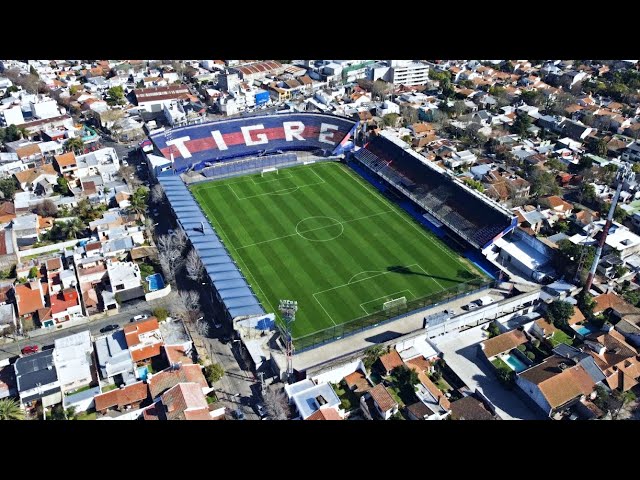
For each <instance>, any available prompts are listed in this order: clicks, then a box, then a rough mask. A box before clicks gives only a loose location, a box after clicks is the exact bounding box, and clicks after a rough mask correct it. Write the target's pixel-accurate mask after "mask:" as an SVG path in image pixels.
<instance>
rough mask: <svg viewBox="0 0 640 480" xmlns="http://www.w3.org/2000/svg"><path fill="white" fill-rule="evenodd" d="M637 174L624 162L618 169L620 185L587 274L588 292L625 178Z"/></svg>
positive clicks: (586, 284) (617, 180) (586, 287)
mask: <svg viewBox="0 0 640 480" xmlns="http://www.w3.org/2000/svg"><path fill="white" fill-rule="evenodd" d="M634 175H635V174H634V173H633V172H632V171H631V168H629V165H628V164H623V165H622V166H621V167H620V169H619V170H618V174H617V175H616V182H617V183H618V187H617V188H616V193H615V194H614V195H613V199H612V200H611V208H609V214H608V215H607V221H606V222H605V224H604V228H603V229H602V235H601V236H600V241H599V242H598V249H597V250H596V256H595V258H594V259H593V264H592V265H591V270H589V275H588V276H587V282H586V283H585V284H584V290H585V291H586V292H587V293H588V292H589V290H591V285H592V284H593V277H594V276H595V274H596V269H597V268H598V263H599V262H600V256H601V255H602V249H603V247H604V244H605V241H606V240H607V234H608V233H609V228H610V227H611V224H612V223H613V215H614V213H615V211H616V206H617V205H618V199H619V198H620V191H621V190H622V185H623V184H624V181H625V180H628V179H630V178H633V176H634Z"/></svg>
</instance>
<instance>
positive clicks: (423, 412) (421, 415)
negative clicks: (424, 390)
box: [406, 402, 440, 420]
mask: <svg viewBox="0 0 640 480" xmlns="http://www.w3.org/2000/svg"><path fill="white" fill-rule="evenodd" d="M406 414H407V417H408V418H409V420H439V419H440V417H439V416H437V415H436V413H435V412H433V410H431V409H430V408H429V407H428V406H427V405H426V404H424V403H423V402H415V403H412V404H411V405H407V407H406Z"/></svg>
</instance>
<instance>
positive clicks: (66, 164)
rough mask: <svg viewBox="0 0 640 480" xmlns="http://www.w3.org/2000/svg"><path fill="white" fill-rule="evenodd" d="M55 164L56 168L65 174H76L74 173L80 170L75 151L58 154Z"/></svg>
mask: <svg viewBox="0 0 640 480" xmlns="http://www.w3.org/2000/svg"><path fill="white" fill-rule="evenodd" d="M53 164H54V165H55V167H56V170H58V172H60V174H61V175H64V176H67V177H68V176H75V175H74V173H75V172H76V171H77V170H78V161H77V160H76V156H75V154H74V153H73V152H68V153H65V154H63V155H56V156H55V157H54V160H53Z"/></svg>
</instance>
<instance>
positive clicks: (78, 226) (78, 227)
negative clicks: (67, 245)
mask: <svg viewBox="0 0 640 480" xmlns="http://www.w3.org/2000/svg"><path fill="white" fill-rule="evenodd" d="M84 228H85V226H84V223H82V221H81V220H80V219H79V218H74V219H73V220H71V221H70V222H67V223H66V224H65V226H64V230H65V232H66V234H67V238H68V239H71V238H78V233H80V232H82V231H83V230H84Z"/></svg>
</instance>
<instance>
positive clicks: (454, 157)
mask: <svg viewBox="0 0 640 480" xmlns="http://www.w3.org/2000/svg"><path fill="white" fill-rule="evenodd" d="M477 160H478V157H476V155H475V154H473V153H471V152H470V151H469V150H462V151H460V152H452V153H451V156H448V157H445V158H444V164H445V165H446V166H447V167H449V168H458V167H461V166H463V165H473V164H474V163H476V161H477Z"/></svg>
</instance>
